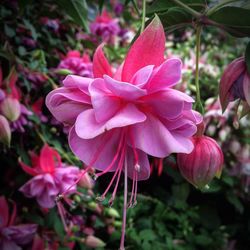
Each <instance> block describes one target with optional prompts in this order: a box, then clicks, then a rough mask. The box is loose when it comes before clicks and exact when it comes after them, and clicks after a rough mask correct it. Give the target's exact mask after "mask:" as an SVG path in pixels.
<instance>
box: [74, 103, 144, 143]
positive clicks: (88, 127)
mask: <svg viewBox="0 0 250 250" xmlns="http://www.w3.org/2000/svg"><path fill="white" fill-rule="evenodd" d="M145 119H146V116H145V115H144V114H143V113H142V112H140V111H139V110H138V109H137V108H136V107H135V105H133V104H127V105H126V106H124V107H123V108H122V109H120V110H119V111H118V112H117V113H116V115H115V116H114V117H112V118H111V119H110V120H108V121H107V122H105V123H98V122H97V121H96V118H95V111H94V110H93V109H92V110H87V111H84V112H82V113H81V114H80V115H79V116H78V118H77V120H76V124H75V130H76V133H77V135H78V136H79V137H81V138H82V139H91V138H94V137H96V136H98V135H100V134H102V133H104V132H105V131H108V130H111V129H113V128H120V127H126V126H128V125H132V124H136V123H140V122H143V121H145Z"/></svg>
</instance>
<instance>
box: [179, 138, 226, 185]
mask: <svg viewBox="0 0 250 250" xmlns="http://www.w3.org/2000/svg"><path fill="white" fill-rule="evenodd" d="M192 141H193V143H194V149H193V151H192V152H191V153H190V154H183V153H182V154H178V155H177V163H178V166H179V169H180V172H181V174H182V176H183V177H184V178H185V179H186V180H187V181H188V182H190V183H191V184H192V185H194V186H195V187H197V188H200V189H202V188H204V187H205V186H206V185H207V184H208V183H209V182H210V181H211V180H212V179H213V178H214V176H216V177H217V178H220V175H221V171H222V165H223V162H224V158H223V153H222V151H221V148H220V146H219V145H218V144H217V142H216V141H215V140H213V139H212V138H210V137H208V136H204V135H203V136H200V137H193V138H192Z"/></svg>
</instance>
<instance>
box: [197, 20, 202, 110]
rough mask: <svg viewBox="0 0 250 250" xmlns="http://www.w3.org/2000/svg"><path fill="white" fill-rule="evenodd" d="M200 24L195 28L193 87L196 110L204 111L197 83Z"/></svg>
mask: <svg viewBox="0 0 250 250" xmlns="http://www.w3.org/2000/svg"><path fill="white" fill-rule="evenodd" d="M201 30H202V27H201V25H197V28H196V51H195V55H196V56H195V87H196V105H195V107H196V110H198V111H199V112H201V113H202V114H203V113H204V110H203V106H202V103H201V94H200V84H199V60H200V47H201Z"/></svg>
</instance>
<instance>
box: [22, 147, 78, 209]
mask: <svg viewBox="0 0 250 250" xmlns="http://www.w3.org/2000/svg"><path fill="white" fill-rule="evenodd" d="M31 161H32V166H33V167H29V166H27V165H26V164H24V163H23V162H21V161H20V164H21V166H22V168H23V170H24V171H25V172H26V173H28V174H30V175H32V176H33V178H32V179H31V180H29V181H28V182H27V183H26V184H24V185H23V186H22V187H21V188H20V191H21V192H23V193H24V195H25V196H27V197H29V198H33V197H34V198H36V199H37V202H38V203H39V205H40V206H41V207H43V208H51V207H54V206H55V198H56V197H57V196H58V195H59V194H61V193H63V192H64V191H65V190H67V189H68V188H70V191H71V192H72V191H75V190H76V185H75V181H76V179H77V178H78V175H79V169H78V168H77V167H74V166H67V167H66V166H65V164H63V163H62V162H61V158H60V155H59V154H58V153H57V151H56V150H54V149H53V148H51V147H49V146H48V145H47V144H45V145H44V147H43V148H42V150H41V154H40V156H37V155H36V154H34V153H31Z"/></svg>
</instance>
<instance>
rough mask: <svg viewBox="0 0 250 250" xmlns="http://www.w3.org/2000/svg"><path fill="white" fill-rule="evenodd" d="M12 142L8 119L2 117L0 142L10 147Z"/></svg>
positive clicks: (0, 119)
mask: <svg viewBox="0 0 250 250" xmlns="http://www.w3.org/2000/svg"><path fill="white" fill-rule="evenodd" d="M10 140H11V131H10V125H9V123H8V121H7V119H6V118H5V117H4V116H2V115H0V142H2V143H3V144H5V145H7V146H9V145H10Z"/></svg>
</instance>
